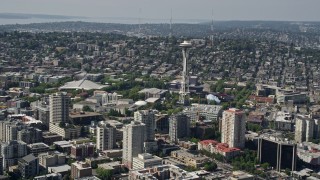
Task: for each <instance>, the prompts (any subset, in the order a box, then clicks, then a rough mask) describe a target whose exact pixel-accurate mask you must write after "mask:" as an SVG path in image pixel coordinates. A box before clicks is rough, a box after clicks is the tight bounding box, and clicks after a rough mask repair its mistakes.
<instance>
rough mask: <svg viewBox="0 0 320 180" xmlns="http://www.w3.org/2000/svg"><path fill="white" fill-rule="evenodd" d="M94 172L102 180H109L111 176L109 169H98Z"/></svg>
mask: <svg viewBox="0 0 320 180" xmlns="http://www.w3.org/2000/svg"><path fill="white" fill-rule="evenodd" d="M96 172H97V175H98V177H99V178H100V179H102V180H111V177H112V175H113V172H112V170H111V169H103V168H100V167H99V168H98V169H97V171H96Z"/></svg>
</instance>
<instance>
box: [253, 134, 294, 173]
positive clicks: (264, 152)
mask: <svg viewBox="0 0 320 180" xmlns="http://www.w3.org/2000/svg"><path fill="white" fill-rule="evenodd" d="M296 151H297V150H296V144H295V143H294V142H293V141H290V140H288V139H286V138H284V137H283V135H282V134H281V133H267V134H262V135H260V137H259V139H258V159H259V161H260V163H269V165H270V167H272V168H273V169H274V170H276V171H279V172H280V171H281V170H283V169H290V170H291V171H294V170H295V169H296V159H297V158H296V154H297V152H296Z"/></svg>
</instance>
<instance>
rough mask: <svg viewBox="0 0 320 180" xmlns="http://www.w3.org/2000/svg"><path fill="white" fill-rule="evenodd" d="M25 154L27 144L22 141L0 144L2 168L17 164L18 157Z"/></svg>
mask: <svg viewBox="0 0 320 180" xmlns="http://www.w3.org/2000/svg"><path fill="white" fill-rule="evenodd" d="M26 155H27V144H26V143H24V142H22V141H10V142H6V143H2V144H1V155H0V156H2V157H3V169H8V168H9V167H10V166H13V165H17V164H18V159H20V158H22V157H24V156H26Z"/></svg>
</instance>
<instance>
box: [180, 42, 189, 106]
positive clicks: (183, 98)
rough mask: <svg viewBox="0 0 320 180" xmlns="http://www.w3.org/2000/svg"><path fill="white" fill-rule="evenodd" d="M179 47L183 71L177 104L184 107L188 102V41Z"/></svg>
mask: <svg viewBox="0 0 320 180" xmlns="http://www.w3.org/2000/svg"><path fill="white" fill-rule="evenodd" d="M180 47H181V48H182V56H183V62H182V66H183V70H182V81H181V87H180V92H179V94H180V96H179V103H180V104H183V105H186V104H187V103H188V101H189V98H188V97H189V76H188V74H187V70H188V61H187V55H188V52H187V50H188V48H190V47H191V43H190V42H189V41H183V43H181V44H180Z"/></svg>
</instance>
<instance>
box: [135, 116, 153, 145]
mask: <svg viewBox="0 0 320 180" xmlns="http://www.w3.org/2000/svg"><path fill="white" fill-rule="evenodd" d="M134 120H135V121H139V122H142V123H143V124H145V125H146V133H145V136H146V138H145V141H154V134H155V129H156V125H155V115H154V111H152V110H141V111H136V112H134Z"/></svg>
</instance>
